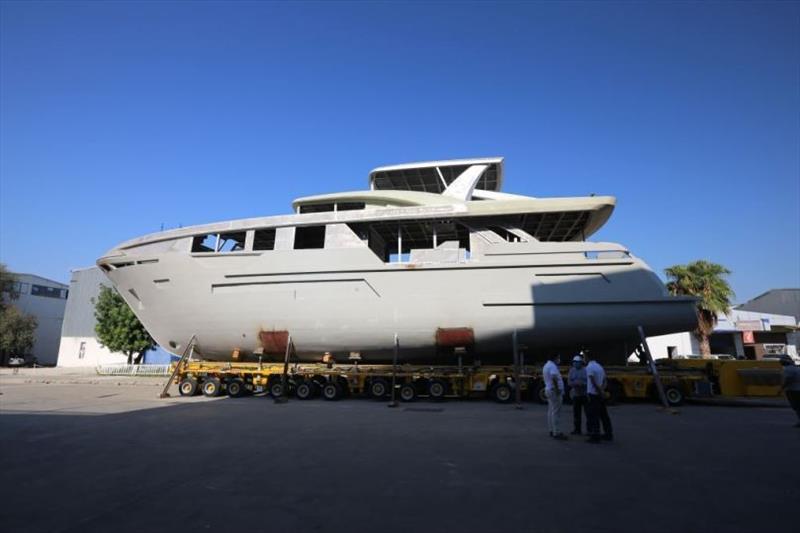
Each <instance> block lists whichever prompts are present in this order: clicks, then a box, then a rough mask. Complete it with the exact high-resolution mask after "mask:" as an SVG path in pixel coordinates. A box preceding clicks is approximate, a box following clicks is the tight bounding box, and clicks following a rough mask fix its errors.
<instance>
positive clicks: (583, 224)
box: [120, 157, 616, 248]
mask: <svg viewBox="0 0 800 533" xmlns="http://www.w3.org/2000/svg"><path fill="white" fill-rule="evenodd" d="M502 178H503V159H502V158H500V157H496V158H476V159H457V160H449V161H431V162H424V163H409V164H404V165H393V166H387V167H379V168H376V169H374V170H372V172H370V174H369V182H370V189H369V190H363V191H353V192H340V193H333V194H323V195H316V196H307V197H304V198H298V199H296V200H295V201H294V202H293V203H292V206H293V208H294V211H295V213H294V214H291V215H278V216H270V217H258V218H250V219H241V220H232V221H227V222H218V223H214V224H204V225H202V226H193V227H187V228H181V229H176V230H170V231H165V232H160V233H154V234H151V235H145V236H143V237H139V238H137V239H133V240H130V241H127V242H125V243H123V244H122V245H121V246H120V247H121V248H127V247H130V246H137V245H141V244H145V243H150V242H157V241H163V240H168V239H175V238H180V237H184V236H189V235H194V234H197V233H201V232H225V231H241V230H246V229H251V228H258V227H280V226H305V225H314V224H327V223H332V222H338V223H351V222H352V223H357V222H376V223H383V222H384V221H385V222H391V221H392V220H395V221H400V220H413V219H420V220H425V219H437V218H439V219H441V218H459V219H461V218H465V219H466V218H471V219H473V220H477V219H482V220H484V221H486V223H488V221H489V220H490V219H491V220H494V221H496V222H500V223H509V224H513V225H514V226H516V227H519V228H520V229H523V230H524V231H526V232H528V233H529V234H530V235H532V236H533V237H535V238H536V239H539V240H541V241H570V240H581V239H585V238H586V237H588V236H589V235H592V234H593V233H594V232H596V231H597V230H598V229H599V228H600V227H602V226H603V224H605V222H606V220H608V218H609V217H610V216H611V212H612V211H613V210H614V206H615V204H616V199H615V198H614V197H612V196H588V197H569V198H534V197H530V196H522V195H516V194H508V193H502V192H499V189H500V186H501V184H502Z"/></svg>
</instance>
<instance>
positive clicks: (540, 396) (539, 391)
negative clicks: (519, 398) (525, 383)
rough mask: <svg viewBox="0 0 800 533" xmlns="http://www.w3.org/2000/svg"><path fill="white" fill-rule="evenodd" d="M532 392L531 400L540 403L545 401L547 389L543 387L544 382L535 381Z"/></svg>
mask: <svg viewBox="0 0 800 533" xmlns="http://www.w3.org/2000/svg"><path fill="white" fill-rule="evenodd" d="M532 392H533V394H531V399H532V400H533V401H535V402H536V403H540V404H542V405H544V404H546V403H547V391H546V389H545V386H544V382H542V381H535V382H534V383H533V388H532Z"/></svg>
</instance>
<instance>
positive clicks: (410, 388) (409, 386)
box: [400, 383, 417, 402]
mask: <svg viewBox="0 0 800 533" xmlns="http://www.w3.org/2000/svg"><path fill="white" fill-rule="evenodd" d="M416 399H417V388H416V387H415V386H414V384H413V383H403V384H402V385H401V386H400V400H401V401H404V402H413V401H414V400H416Z"/></svg>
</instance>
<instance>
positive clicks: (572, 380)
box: [567, 355, 589, 435]
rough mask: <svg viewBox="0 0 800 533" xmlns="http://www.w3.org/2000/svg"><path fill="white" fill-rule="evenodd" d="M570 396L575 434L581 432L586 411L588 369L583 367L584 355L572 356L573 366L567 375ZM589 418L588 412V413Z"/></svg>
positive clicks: (573, 432)
mask: <svg viewBox="0 0 800 533" xmlns="http://www.w3.org/2000/svg"><path fill="white" fill-rule="evenodd" d="M567 384H568V385H569V396H570V398H572V422H573V426H572V427H573V429H572V434H573V435H580V434H581V418H582V416H581V412H586V402H587V398H586V369H585V368H584V367H583V357H581V356H580V355H576V356H575V357H573V358H572V368H570V369H569V375H568V376H567ZM586 418H587V420H588V418H589V417H588V414H587V417H586Z"/></svg>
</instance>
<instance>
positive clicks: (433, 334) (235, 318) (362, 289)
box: [99, 244, 696, 364]
mask: <svg viewBox="0 0 800 533" xmlns="http://www.w3.org/2000/svg"><path fill="white" fill-rule="evenodd" d="M565 246H569V245H568V244H565ZM584 255H585V254H583V253H580V254H576V255H575V256H574V257H572V256H571V257H570V258H569V259H568V260H567V259H565V258H566V256H564V255H559V256H553V257H550V256H548V257H547V258H545V259H541V258H538V257H537V255H535V254H525V253H522V254H507V255H504V256H502V257H497V258H489V257H483V258H480V259H478V260H471V261H466V262H461V263H454V264H444V265H442V264H430V265H425V264H402V263H400V264H398V263H389V264H387V263H384V262H383V261H381V260H379V259H378V258H376V257H375V255H374V254H372V253H371V252H370V251H369V250H368V249H367V250H364V249H349V250H291V251H270V252H267V253H263V254H252V253H251V254H229V255H213V256H207V255H205V256H204V255H203V254H186V253H175V252H165V253H161V254H158V255H152V254H150V255H147V254H144V255H140V256H137V255H135V254H131V253H130V252H128V257H126V262H127V263H128V264H127V265H126V266H125V267H124V268H114V269H111V270H109V269H107V268H104V271H105V272H106V275H107V276H108V277H109V279H110V280H111V282H112V283H113V284H114V285H115V286H116V287H117V289H118V291H119V293H120V294H121V295H122V296H123V297H124V298H125V300H126V301H127V302H128V303H129V305H130V306H131V308H132V309H133V311H134V312H135V313H136V315H137V316H138V317H139V319H140V320H141V321H142V323H143V324H144V325H145V327H146V328H147V329H148V331H149V332H150V333H151V335H152V336H153V337H154V338H155V340H156V341H157V342H158V344H159V345H161V346H162V347H164V348H165V349H167V350H170V351H172V352H174V353H181V352H182V351H183V349H184V348H185V346H186V344H187V343H188V341H189V339H190V338H191V337H192V336H194V335H196V336H197V348H198V351H199V353H200V355H201V357H202V358H203V359H207V360H215V361H230V360H232V359H233V358H234V354H236V357H237V358H238V359H239V360H253V359H258V358H262V360H270V359H279V358H281V356H280V355H278V354H270V353H265V352H264V346H262V344H261V342H262V340H261V339H262V335H261V333H262V332H283V331H285V332H288V333H289V334H290V335H291V338H292V341H293V344H294V347H295V351H296V356H297V358H298V359H300V360H303V361H320V360H321V358H322V356H323V354H325V353H326V352H327V353H330V354H331V355H332V356H333V357H334V358H335V360H337V361H340V362H344V361H346V360H347V359H348V358H350V357H351V354H353V353H358V354H359V357H360V359H361V361H363V362H374V363H378V362H388V361H390V360H391V358H392V353H393V348H394V337H395V335H397V337H398V339H399V344H400V360H401V361H406V362H427V363H431V364H433V363H440V364H449V363H453V362H455V357H454V355H453V352H452V348H451V347H450V348H444V347H442V346H439V345H437V331H439V330H440V329H449V328H469V329H470V330H471V331H472V334H473V335H474V345H472V346H469V347H468V350H467V357H468V359H467V361H465V362H469V361H470V360H471V359H472V358H474V359H475V360H480V361H481V362H484V363H490V362H491V363H507V362H510V360H511V346H512V340H511V339H512V334H513V332H514V331H517V335H518V340H519V342H520V343H521V344H523V345H524V346H525V347H526V350H525V353H526V361H531V360H541V359H544V358H545V357H546V356H548V355H549V354H551V353H553V352H560V353H563V354H564V355H569V354H570V353H571V352H572V351H574V350H579V349H590V350H594V351H595V352H596V353H597V354H598V355H599V356H600V357H601V359H604V360H605V361H607V362H612V363H623V362H624V361H625V360H626V359H627V357H628V355H629V354H630V353H631V351H632V350H633V348H634V347H635V346H636V344H638V342H639V338H638V331H637V326H642V327H643V328H644V330H645V332H646V334H647V335H661V334H666V333H672V332H677V331H687V330H690V329H693V328H694V327H695V326H696V317H695V311H694V300H691V299H685V298H683V299H681V298H673V297H670V296H668V295H667V294H666V293H665V291H664V287H663V284H662V283H661V282H660V281H659V280H658V278H657V277H656V276H655V275H654V274H653V273H652V271H651V270H650V269H649V268H648V267H647V266H646V265H645V264H644V263H642V262H641V261H640V260H638V259H636V258H634V257H630V256H627V257H626V258H624V259H614V260H610V259H609V260H602V259H600V260H590V259H586V258H585V256H584ZM106 263H107V262H106V261H104V260H103V259H101V260H100V261H99V264H101V266H103V265H104V264H106ZM312 266H313V267H312Z"/></svg>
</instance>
